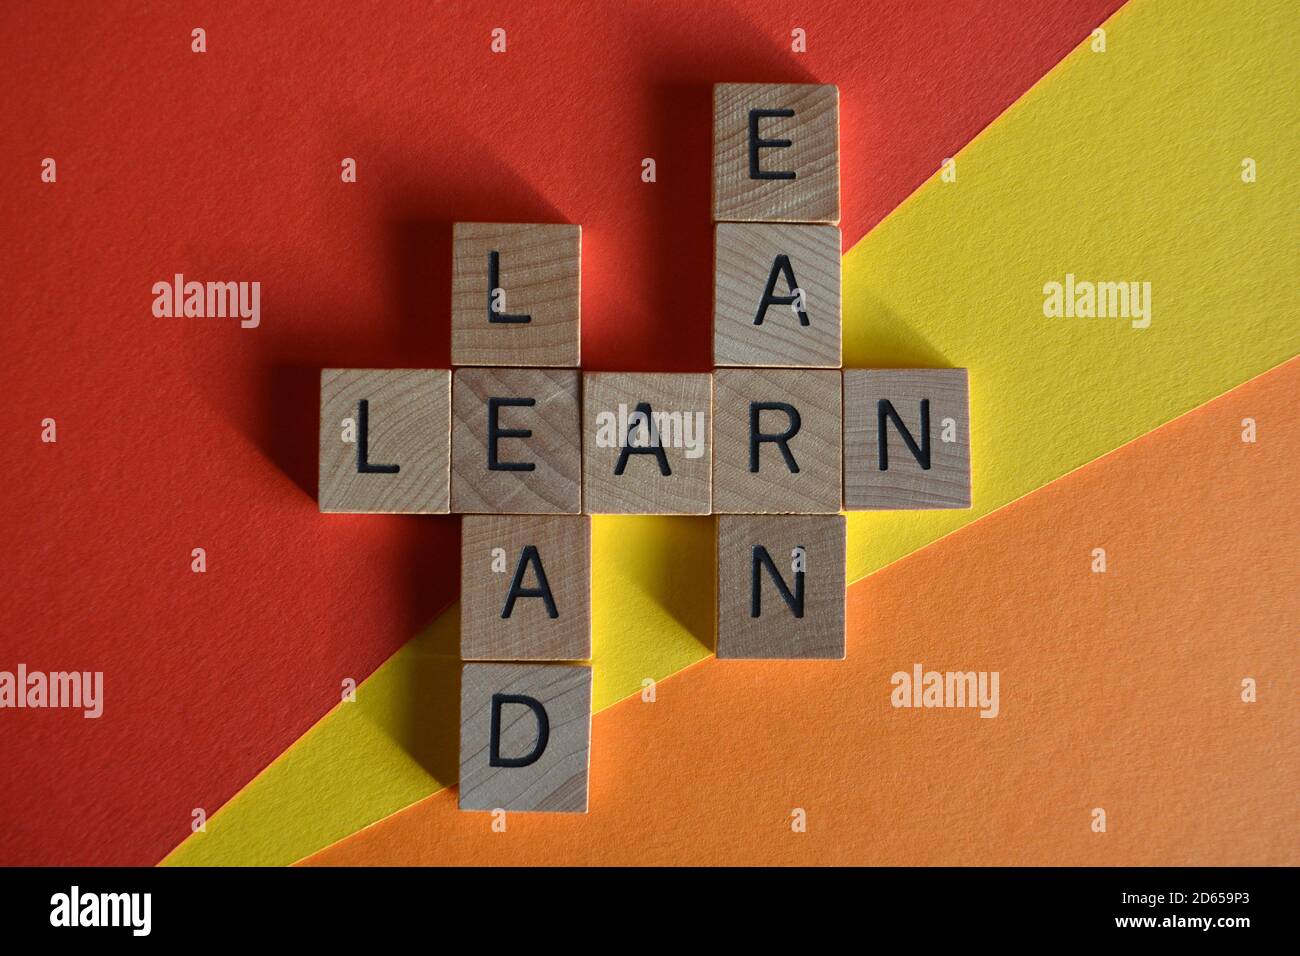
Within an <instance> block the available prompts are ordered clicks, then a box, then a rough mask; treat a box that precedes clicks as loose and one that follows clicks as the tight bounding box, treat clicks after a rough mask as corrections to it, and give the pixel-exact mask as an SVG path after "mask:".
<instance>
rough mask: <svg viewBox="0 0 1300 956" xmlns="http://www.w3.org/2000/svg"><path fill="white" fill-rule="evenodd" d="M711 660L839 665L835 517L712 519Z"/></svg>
mask: <svg viewBox="0 0 1300 956" xmlns="http://www.w3.org/2000/svg"><path fill="white" fill-rule="evenodd" d="M718 657H719V658H745V659H751V660H758V659H761V660H805V659H825V660H843V658H844V516H843V515H817V516H811V517H804V516H780V517H730V516H728V515H722V516H721V517H719V518H718Z"/></svg>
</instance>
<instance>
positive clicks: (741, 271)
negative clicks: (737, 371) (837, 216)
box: [713, 223, 841, 368]
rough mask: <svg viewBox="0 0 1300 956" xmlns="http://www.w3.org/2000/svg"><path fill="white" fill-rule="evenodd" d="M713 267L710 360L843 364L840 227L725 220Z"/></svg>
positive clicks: (719, 230)
mask: <svg viewBox="0 0 1300 956" xmlns="http://www.w3.org/2000/svg"><path fill="white" fill-rule="evenodd" d="M713 269H714V273H713V361H714V364H716V365H774V366H790V367H809V366H812V367H822V368H839V367H840V339H841V333H840V329H841V317H840V230H839V229H838V228H837V227H835V226H788V225H768V224H765V223H759V224H746V223H722V224H720V225H719V226H718V228H717V231H716V233H715V235H714V265H713ZM796 290H797V291H796Z"/></svg>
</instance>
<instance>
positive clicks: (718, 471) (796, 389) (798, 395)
mask: <svg viewBox="0 0 1300 956" xmlns="http://www.w3.org/2000/svg"><path fill="white" fill-rule="evenodd" d="M840 436H841V416H840V373H839V370H838V369H835V370H832V369H758V368H756V369H741V368H722V369H718V370H717V371H716V372H714V373H713V510H714V511H715V512H717V513H719V514H728V513H735V514H835V513H837V512H838V511H839V510H840V471H841V469H840V449H841V437H840ZM787 456H788V457H787Z"/></svg>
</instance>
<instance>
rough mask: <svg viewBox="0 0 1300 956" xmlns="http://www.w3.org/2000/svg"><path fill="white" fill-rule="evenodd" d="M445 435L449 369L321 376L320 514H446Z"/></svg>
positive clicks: (326, 372) (324, 372)
mask: <svg viewBox="0 0 1300 956" xmlns="http://www.w3.org/2000/svg"><path fill="white" fill-rule="evenodd" d="M450 429H451V372H449V371H447V370H446V369H364V368H326V369H321V374H320V488H319V492H318V494H317V500H318V501H319V504H320V510H321V511H334V512H365V513H380V512H383V513H396V514H440V513H441V514H445V513H446V511H447V504H448V499H449V489H450V461H451V434H450Z"/></svg>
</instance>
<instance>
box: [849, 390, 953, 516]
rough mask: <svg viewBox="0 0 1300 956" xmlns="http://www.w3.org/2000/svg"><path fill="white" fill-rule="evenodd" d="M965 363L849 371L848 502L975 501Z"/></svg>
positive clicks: (918, 505)
mask: <svg viewBox="0 0 1300 956" xmlns="http://www.w3.org/2000/svg"><path fill="white" fill-rule="evenodd" d="M969 408H970V405H969V396H968V390H967V376H966V369H964V368H913V369H849V370H846V371H845V372H844V507H845V508H846V509H847V510H849V511H876V510H881V511H885V510H921V509H929V508H933V509H939V508H969V507H970V496H971V491H970V413H969Z"/></svg>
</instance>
